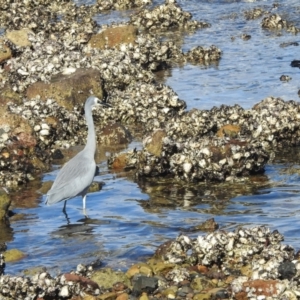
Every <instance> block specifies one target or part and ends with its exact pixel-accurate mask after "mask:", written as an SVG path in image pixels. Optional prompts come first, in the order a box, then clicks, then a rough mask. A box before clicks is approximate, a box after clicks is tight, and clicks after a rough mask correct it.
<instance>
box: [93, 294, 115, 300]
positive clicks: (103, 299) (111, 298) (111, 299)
mask: <svg viewBox="0 0 300 300" xmlns="http://www.w3.org/2000/svg"><path fill="white" fill-rule="evenodd" d="M116 298H117V294H116V293H115V292H108V293H105V294H102V295H101V296H98V299H100V300H115V299H116Z"/></svg>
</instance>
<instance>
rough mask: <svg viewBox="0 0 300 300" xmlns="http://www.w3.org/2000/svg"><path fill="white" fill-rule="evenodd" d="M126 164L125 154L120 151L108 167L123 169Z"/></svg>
mask: <svg viewBox="0 0 300 300" xmlns="http://www.w3.org/2000/svg"><path fill="white" fill-rule="evenodd" d="M126 164H127V154H126V153H121V154H120V155H119V156H117V157H116V158H115V160H114V161H113V162H112V164H111V165H110V167H111V168H112V169H114V170H120V169H124V168H125V167H126Z"/></svg>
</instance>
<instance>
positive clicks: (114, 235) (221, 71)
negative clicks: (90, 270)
mask: <svg viewBox="0 0 300 300" xmlns="http://www.w3.org/2000/svg"><path fill="white" fill-rule="evenodd" d="M81 2H82V1H81ZM179 3H180V5H181V6H182V7H183V9H184V10H188V11H190V12H192V13H193V15H194V18H195V19H199V20H205V21H208V22H210V23H211V24H212V27H211V28H209V29H205V30H199V31H197V32H195V33H194V34H189V35H179V36H178V43H182V48H183V50H184V51H187V50H188V49H190V48H191V47H193V46H197V45H202V46H210V45H212V44H214V45H216V46H217V47H219V48H220V49H221V50H222V51H223V56H222V59H221V61H220V62H219V64H218V65H217V66H216V65H212V66H208V67H207V66H193V65H186V66H184V67H182V68H174V69H172V70H171V71H169V72H165V74H163V76H162V77H160V78H165V79H164V80H165V81H164V82H165V83H166V84H168V85H170V86H171V87H172V88H173V89H174V90H175V91H176V92H177V93H178V95H179V97H180V98H181V99H183V100H185V101H186V102H187V105H188V109H190V108H193V107H197V108H200V109H209V108H211V107H212V106H214V105H216V106H218V105H220V104H236V103H238V104H240V105H241V106H242V107H244V108H250V107H252V106H253V104H255V103H257V102H259V101H260V100H262V99H263V98H265V97H266V96H276V97H283V99H285V100H289V99H294V100H298V95H297V92H298V89H299V88H300V84H299V79H300V70H299V69H298V68H292V67H290V62H291V61H292V60H293V59H300V57H299V54H298V53H299V47H295V46H290V47H286V48H282V47H280V46H279V45H280V43H283V42H291V41H293V42H295V41H298V42H299V36H294V35H292V34H289V33H286V32H282V35H280V34H278V32H277V33H276V32H268V31H264V30H262V29H261V27H260V20H254V21H246V20H245V19H244V16H243V11H244V10H246V9H250V8H253V7H257V6H261V7H268V8H270V7H271V6H272V4H273V1H269V0H267V1H225V0H224V1H217V0H215V1H199V0H192V1H180V2H179ZM299 10H300V6H299V4H297V1H296V0H289V1H285V2H284V4H282V5H281V7H280V8H279V9H278V12H279V13H281V12H282V11H283V12H286V13H287V15H284V16H285V17H286V18H287V19H288V20H292V21H294V22H295V23H296V26H298V27H300V19H299V18H300V17H299ZM297 12H298V14H297ZM127 17H128V14H127V13H126V12H113V13H112V14H106V15H102V16H101V15H99V16H97V17H96V19H97V20H99V22H111V21H115V22H116V21H120V20H124V19H126V18H127ZM100 19H101V21H100ZM242 33H247V34H251V36H252V38H251V39H250V40H248V41H243V40H242V39H241V38H240V35H241V34H242ZM232 36H234V37H235V40H234V41H231V37H232ZM176 38H177V37H176ZM282 74H286V75H289V76H291V77H292V80H291V81H289V82H286V83H283V82H281V81H279V77H280V76H281V75H282ZM164 76H165V77H164ZM135 146H139V144H138V143H137V142H135V143H133V144H131V145H130V147H135ZM299 157H300V151H299V150H298V149H287V152H286V153H281V156H279V155H278V156H277V158H276V160H275V161H274V162H272V163H270V164H269V165H268V166H267V167H266V171H265V173H264V174H263V175H259V176H255V177H253V178H251V180H250V181H249V182H246V183H240V184H234V185H231V184H224V185H223V184H220V185H214V184H203V183H202V184H199V185H196V186H195V185H188V184H183V185H180V184H174V183H170V182H166V181H164V180H159V181H158V180H156V181H154V182H140V183H137V182H135V180H134V178H133V177H132V174H128V173H118V174H114V173H111V172H110V171H109V170H108V169H107V166H106V162H105V160H103V156H102V159H100V160H99V166H100V173H99V175H98V176H96V177H95V181H99V182H102V183H103V184H104V185H103V188H102V190H101V191H99V192H96V193H92V194H89V195H88V199H87V207H88V215H89V219H86V218H84V216H83V214H82V209H81V208H82V201H81V199H80V198H76V199H74V200H72V201H69V202H68V204H67V213H68V217H69V222H70V224H68V222H67V219H66V217H65V215H64V214H63V213H62V207H63V203H60V204H56V205H53V206H49V207H48V206H45V204H44V201H45V197H44V196H43V195H39V194H37V193H35V192H33V191H35V190H37V189H38V186H36V185H32V186H30V187H28V191H24V192H23V193H22V194H21V195H18V196H15V197H14V202H13V211H14V212H15V213H16V216H17V215H18V214H24V216H23V218H22V219H21V220H17V219H15V220H13V219H12V221H11V228H8V229H7V234H6V236H5V238H4V239H5V240H6V241H7V242H8V248H9V249H12V248H18V249H20V250H22V251H23V252H25V253H26V255H27V256H26V258H25V259H23V260H21V261H19V262H16V263H7V268H6V273H8V274H16V273H18V272H21V271H23V270H24V269H30V268H32V267H33V266H45V267H47V268H48V269H49V270H50V271H51V272H52V273H54V274H55V273H59V272H62V271H70V270H71V269H74V268H75V267H76V265H77V264H78V263H80V262H83V263H89V262H92V261H96V260H100V261H101V262H102V264H104V265H109V266H112V267H114V268H121V269H122V268H124V269H125V268H126V267H127V266H128V265H130V264H131V263H132V262H135V261H137V260H139V259H142V258H144V257H147V256H149V255H151V254H152V253H153V251H154V250H155V248H156V246H158V245H159V244H160V243H162V242H164V241H166V240H167V239H169V238H174V237H176V236H177V235H178V234H179V233H180V232H187V234H189V235H190V236H195V235H197V234H203V232H193V231H191V230H190V229H191V228H194V226H196V225H199V224H201V223H202V222H204V221H205V220H207V219H209V218H214V219H215V220H216V222H217V223H219V225H220V227H221V228H224V229H228V230H233V229H234V228H236V227H238V226H240V225H246V226H252V225H262V224H264V225H267V226H270V227H271V228H272V229H275V228H276V229H278V230H279V231H280V232H281V233H283V234H284V235H285V243H288V244H291V245H293V246H294V247H295V248H296V249H299V248H300V247H299V234H298V229H299V226H300V220H299V218H298V214H299V213H300V212H299V210H300V206H299V203H300V196H299V195H300V184H299V182H300V180H299V174H300V173H299V171H298V169H300V168H299V165H298V162H299ZM57 168H58V166H54V169H55V170H54V171H53V172H51V173H49V174H45V175H44V177H43V180H44V181H47V180H54V178H55V176H56V174H57ZM0 237H1V236H0ZM2 239H3V238H2Z"/></svg>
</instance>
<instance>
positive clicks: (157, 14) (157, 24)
mask: <svg viewBox="0 0 300 300" xmlns="http://www.w3.org/2000/svg"><path fill="white" fill-rule="evenodd" d="M191 19H192V15H191V14H190V13H189V12H184V11H183V10H182V9H181V7H180V6H179V5H178V4H177V3H176V1H175V0H167V1H166V2H165V3H164V4H161V5H158V6H156V7H154V8H153V9H152V10H149V9H144V10H142V11H141V12H139V13H137V14H135V15H132V16H131V20H130V22H131V23H132V24H133V25H135V26H137V27H139V28H144V29H147V30H150V31H155V30H156V31H157V30H166V29H170V28H185V29H188V30H190V29H198V28H206V27H210V24H208V23H206V22H200V21H195V20H191Z"/></svg>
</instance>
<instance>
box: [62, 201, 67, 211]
mask: <svg viewBox="0 0 300 300" xmlns="http://www.w3.org/2000/svg"><path fill="white" fill-rule="evenodd" d="M66 206H67V201H65V203H64V208H63V212H66Z"/></svg>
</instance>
